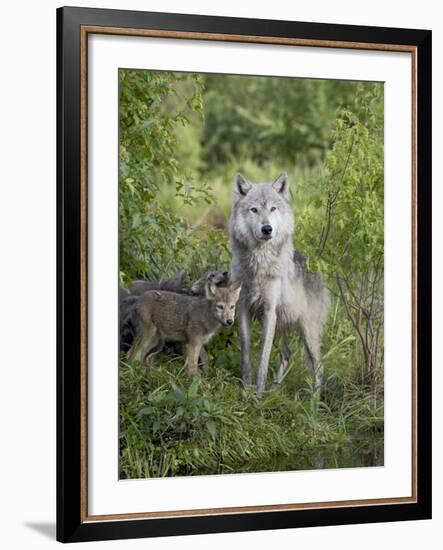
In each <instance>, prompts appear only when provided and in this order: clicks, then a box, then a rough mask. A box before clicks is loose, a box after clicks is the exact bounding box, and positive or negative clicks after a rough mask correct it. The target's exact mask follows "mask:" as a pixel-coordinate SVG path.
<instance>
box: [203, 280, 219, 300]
mask: <svg viewBox="0 0 443 550" xmlns="http://www.w3.org/2000/svg"><path fill="white" fill-rule="evenodd" d="M216 288H217V287H216V285H215V284H214V283H213V282H212V281H209V280H207V281H206V284H205V296H206V299H207V300H213V299H214V298H215V292H216Z"/></svg>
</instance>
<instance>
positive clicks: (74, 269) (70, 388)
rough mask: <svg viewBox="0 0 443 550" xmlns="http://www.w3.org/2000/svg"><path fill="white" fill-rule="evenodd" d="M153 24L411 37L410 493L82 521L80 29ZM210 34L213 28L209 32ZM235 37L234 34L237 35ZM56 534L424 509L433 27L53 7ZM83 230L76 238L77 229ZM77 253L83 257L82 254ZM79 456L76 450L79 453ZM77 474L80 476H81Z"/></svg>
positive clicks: (143, 533) (137, 533)
mask: <svg viewBox="0 0 443 550" xmlns="http://www.w3.org/2000/svg"><path fill="white" fill-rule="evenodd" d="M82 27H101V28H104V27H106V28H119V29H142V30H143V29H148V30H149V29H150V30H155V31H173V32H181V33H206V34H207V35H212V34H218V35H226V36H228V35H229V36H230V37H232V36H234V35H235V36H238V37H241V36H253V37H272V38H275V39H296V40H300V41H315V40H317V41H323V42H324V44H325V47H330V46H333V45H334V43H336V42H340V43H344V42H346V43H358V44H361V45H363V47H364V45H367V46H368V47H370V46H371V45H374V44H382V45H388V46H398V45H400V46H408V47H411V48H413V49H414V50H415V52H416V54H415V55H416V90H415V91H416V125H415V133H414V136H415V140H416V163H415V166H416V197H415V201H416V204H415V208H416V229H417V231H416V250H415V253H416V256H415V262H416V289H415V290H416V293H415V301H416V318H415V324H416V327H415V329H416V330H415V332H416V358H417V371H416V380H415V390H416V398H415V407H416V417H415V418H416V443H415V445H416V486H417V493H416V498H415V502H401V503H392V504H378V505H364V504H359V505H355V506H331V507H322V508H319V509H315V508H313V509H295V510H278V511H259V512H249V513H223V514H217V513H215V514H211V515H198V514H197V515H192V516H187V517H161V518H158V517H157V518H155V517H154V518H149V519H134V520H131V519H121V520H102V521H88V520H87V519H85V517H84V514H82V498H83V499H84V495H82V491H81V484H82V479H83V482H84V473H83V471H82V460H84V453H85V449H84V445H83V443H82V441H83V439H82V428H81V423H82V410H84V399H85V393H84V391H82V387H84V386H82V384H85V383H86V382H85V380H84V374H82V371H81V368H80V365H81V361H82V353H83V352H82V349H84V346H85V345H86V342H85V341H84V340H85V332H84V327H83V324H82V323H83V321H82V314H81V310H82V303H83V302H82V300H84V299H86V298H85V297H84V294H83V297H82V291H81V288H82V284H84V279H82V277H83V275H82V273H83V274H84V273H85V269H86V267H85V265H84V259H82V238H84V229H82V211H83V209H84V208H86V207H85V200H86V201H87V197H86V198H85V196H84V195H82V189H81V178H82V174H81V170H82V167H81V166H82V165H81V157H82V117H81V105H82V90H81V29H82ZM208 39H210V37H209V38H208ZM234 39H235V38H234ZM57 210H58V213H57V281H58V286H57V333H58V335H57V540H59V541H62V542H76V541H92V540H104V539H123V538H136V537H157V536H171V535H184V534H197V533H218V532H230V531H248V530H251V531H252V530H265V529H284V528H293V527H308V526H322V525H338V524H353V523H372V522H387V521H403V520H418V519H428V518H430V517H431V31H429V30H412V29H398V28H385V27H364V26H349V25H330V24H321V23H305V22H303V23H302V22H292V21H274V20H259V19H240V18H230V17H212V16H211V17H210V16H200V15H183V14H172V13H148V12H135V11H122V10H107V9H92V8H75V7H63V8H59V9H58V10H57ZM82 231H83V237H82ZM82 262H83V263H82ZM82 457H83V458H82ZM82 476H83V477H82Z"/></svg>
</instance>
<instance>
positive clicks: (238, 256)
mask: <svg viewBox="0 0 443 550" xmlns="http://www.w3.org/2000/svg"><path fill="white" fill-rule="evenodd" d="M294 226H295V222H294V215H293V212H292V208H291V204H290V189H289V182H288V176H287V175H286V174H285V173H282V174H281V175H280V176H279V177H278V178H277V179H276V180H275V181H274V182H267V183H259V184H253V183H251V182H249V181H247V180H246V179H245V178H244V177H243V176H242V175H241V174H237V175H236V176H235V179H234V188H233V200H232V215H231V219H230V224H229V233H230V246H231V251H232V265H231V276H232V278H233V280H240V281H241V282H242V291H241V295H240V299H239V303H238V321H239V332H240V344H241V371H242V378H243V381H244V383H246V384H251V382H252V373H251V366H250V359H249V356H250V347H251V322H252V320H253V319H254V318H258V319H260V320H261V322H262V343H261V357H260V363H259V366H258V371H257V390H258V392H259V393H261V392H263V390H264V389H265V387H266V381H267V374H268V364H269V357H270V354H271V349H272V345H273V341H274V337H275V336H276V337H277V338H278V339H279V341H280V365H279V367H278V369H277V374H276V382H277V383H280V382H281V381H282V379H283V377H284V373H285V370H286V368H287V366H288V361H289V357H290V350H289V347H288V344H287V337H288V335H289V333H290V332H291V330H293V329H296V330H298V332H299V334H300V336H301V338H302V340H303V342H304V345H305V349H306V355H307V364H308V366H309V368H310V369H311V370H312V372H313V375H314V388H315V390H316V391H317V392H319V391H320V388H321V384H322V378H323V366H322V364H321V361H320V346H321V338H322V333H323V327H324V324H325V322H326V319H327V316H328V312H329V301H330V299H329V292H328V290H327V289H326V287H325V285H324V282H323V280H322V278H321V276H320V275H319V274H318V273H311V272H309V271H307V270H306V267H305V260H304V257H303V256H302V255H301V254H300V253H299V252H297V251H295V250H294V248H293V245H292V235H293V233H294Z"/></svg>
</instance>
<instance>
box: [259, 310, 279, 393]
mask: <svg viewBox="0 0 443 550" xmlns="http://www.w3.org/2000/svg"><path fill="white" fill-rule="evenodd" d="M276 322H277V314H276V307H275V304H272V305H269V306H268V307H266V308H265V312H264V318H263V334H262V348H261V357H260V365H259V367H258V373H257V391H258V392H259V393H262V392H263V391H264V389H265V387H266V379H267V376H268V365H269V358H270V356H271V350H272V343H273V341H274V334H275V325H276Z"/></svg>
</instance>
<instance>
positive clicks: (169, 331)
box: [130, 281, 241, 375]
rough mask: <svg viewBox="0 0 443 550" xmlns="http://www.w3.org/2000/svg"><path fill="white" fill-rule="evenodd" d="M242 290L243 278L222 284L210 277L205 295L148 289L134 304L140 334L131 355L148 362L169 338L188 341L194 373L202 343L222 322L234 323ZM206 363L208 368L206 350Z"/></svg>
mask: <svg viewBox="0 0 443 550" xmlns="http://www.w3.org/2000/svg"><path fill="white" fill-rule="evenodd" d="M240 291H241V283H240V282H236V283H234V284H232V285H231V286H229V287H219V286H216V285H215V284H214V283H213V282H211V281H208V282H207V283H206V285H205V296H188V295H186V294H177V293H174V292H168V291H159V290H149V291H147V292H145V293H144V294H142V296H141V297H140V298H139V299H138V300H137V303H136V305H135V314H136V323H137V336H136V339H135V341H134V344H133V346H132V348H131V351H130V358H131V359H136V360H138V361H141V362H142V363H144V364H146V365H147V364H149V361H150V359H151V358H152V357H153V356H154V355H155V354H156V353H157V352H158V351H160V350H161V349H162V348H163V346H164V343H165V342H166V341H168V342H178V343H181V344H185V345H186V365H187V369H188V372H189V374H191V375H195V374H196V373H197V366H198V363H199V358H201V351H202V349H203V346H204V345H205V344H207V343H208V342H209V341H210V339H211V338H212V336H213V335H214V334H215V333H216V332H217V330H218V329H219V328H220V327H221V326H222V325H223V326H231V325H232V324H233V323H234V316H235V306H236V303H237V300H238V297H239V295H240ZM203 363H204V369H205V370H206V369H207V355H206V353H204V354H203Z"/></svg>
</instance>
